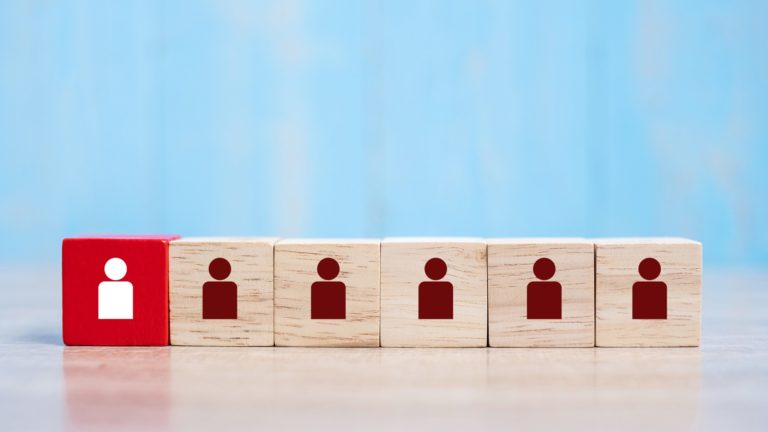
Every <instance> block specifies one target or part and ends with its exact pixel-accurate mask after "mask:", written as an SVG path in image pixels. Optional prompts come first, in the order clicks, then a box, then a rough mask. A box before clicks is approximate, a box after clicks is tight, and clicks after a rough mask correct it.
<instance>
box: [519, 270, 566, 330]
mask: <svg viewBox="0 0 768 432" xmlns="http://www.w3.org/2000/svg"><path fill="white" fill-rule="evenodd" d="M555 271H556V267H555V263H554V262H553V261H552V260H551V259H549V258H539V259H538V260H536V262H535V263H534V264H533V274H534V275H535V276H536V278H538V279H539V280H537V281H533V282H530V283H529V284H528V287H527V302H526V303H527V315H526V316H527V317H528V319H562V318H563V287H562V285H560V282H555V281H550V280H549V279H551V278H552V276H554V275H555Z"/></svg>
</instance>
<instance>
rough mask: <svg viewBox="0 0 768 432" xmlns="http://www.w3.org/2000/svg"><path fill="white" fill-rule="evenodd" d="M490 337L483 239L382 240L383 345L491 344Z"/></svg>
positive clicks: (477, 345) (445, 345)
mask: <svg viewBox="0 0 768 432" xmlns="http://www.w3.org/2000/svg"><path fill="white" fill-rule="evenodd" d="M428 263H429V264H428ZM428 274H429V275H428ZM487 336H488V284H487V262H486V245H485V243H484V242H483V241H481V240H479V239H450V238H449V239H418V238H413V239H405V238H391V239H385V240H383V241H382V243H381V346H385V347H485V346H487Z"/></svg>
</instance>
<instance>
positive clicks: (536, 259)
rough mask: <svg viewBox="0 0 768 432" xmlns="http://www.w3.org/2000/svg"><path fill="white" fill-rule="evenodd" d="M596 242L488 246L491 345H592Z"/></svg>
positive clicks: (497, 242)
mask: <svg viewBox="0 0 768 432" xmlns="http://www.w3.org/2000/svg"><path fill="white" fill-rule="evenodd" d="M594 300H595V295H594V244H593V243H592V242H590V241H587V240H583V239H562V240H561V241H555V240H553V239H542V241H539V240H538V239H508V240H494V241H492V242H489V243H488V313H489V316H488V321H489V329H488V330H489V331H488V334H489V343H490V346H492V347H593V346H594V345H595V333H594V320H595V316H594V311H595V304H594Z"/></svg>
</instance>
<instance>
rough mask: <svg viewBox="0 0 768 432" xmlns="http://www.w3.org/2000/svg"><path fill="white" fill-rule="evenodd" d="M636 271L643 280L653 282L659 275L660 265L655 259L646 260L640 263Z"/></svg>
mask: <svg viewBox="0 0 768 432" xmlns="http://www.w3.org/2000/svg"><path fill="white" fill-rule="evenodd" d="M637 271H638V272H639V273H640V276H642V277H643V279H645V280H654V279H656V278H657V277H659V275H660V274H661V264H659V262H658V261H657V260H656V259H655V258H646V259H644V260H642V261H640V265H639V266H637Z"/></svg>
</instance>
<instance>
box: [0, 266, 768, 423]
mask: <svg viewBox="0 0 768 432" xmlns="http://www.w3.org/2000/svg"><path fill="white" fill-rule="evenodd" d="M766 286H768V271H760V272H756V271H751V272H750V271H748V270H745V269H738V270H736V269H734V270H727V271H723V270H715V269H710V268H708V269H707V270H706V274H705V278H704V291H705V293H706V295H704V296H703V304H702V307H703V313H702V339H701V347H699V348H519V349H518V348H477V349H466V348H457V349H442V348H423V349H419V348H403V349H398V348H387V349H382V348H372V349H365V348H349V349H344V348H328V349H318V348H274V347H250V348H233V347H180V346H173V347H156V348H137V347H65V346H63V345H62V343H61V296H60V294H61V291H60V290H61V279H60V273H59V269H58V266H50V267H41V266H28V267H0V287H2V293H3V296H2V297H0V317H2V325H0V417H1V418H2V419H3V423H2V428H1V429H2V430H3V431H4V432H5V431H8V432H11V431H23V432H28V431H43V430H44V431H59V430H65V431H104V430H116V431H123V430H126V431H127V430H141V431H149V432H151V431H184V432H187V431H196V430H211V429H214V430H221V431H224V430H243V431H252V430H264V431H281V430H285V431H289V430H311V431H334V432H339V431H354V432H358V431H361V430H364V431H393V430H440V431H450V432H452V431H457V432H459V431H461V432H466V431H471V430H483V431H505V432H506V431H510V430H521V431H522V430H525V431H527V430H552V431H558V432H563V431H567V432H577V431H589V432H594V431H607V432H615V431H639V432H640V431H641V432H648V431H653V432H664V431H673V432H680V431H690V430H702V431H721V430H734V431H764V430H766V429H767V428H766V425H768V409H767V408H768V393H766V388H768V320H766V318H765V316H766V314H765V311H766V307H767V306H768V290H766V289H765V287H766Z"/></svg>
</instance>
